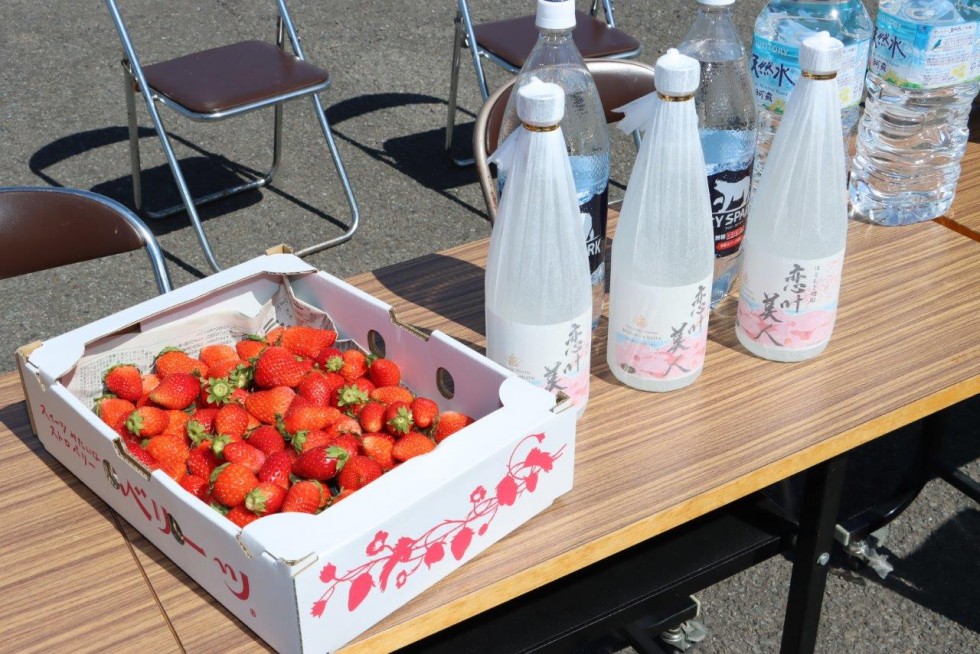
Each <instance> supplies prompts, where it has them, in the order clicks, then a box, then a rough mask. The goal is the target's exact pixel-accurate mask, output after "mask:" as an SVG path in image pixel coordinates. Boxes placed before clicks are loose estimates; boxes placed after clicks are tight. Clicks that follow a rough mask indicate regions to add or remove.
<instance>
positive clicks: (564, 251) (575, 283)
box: [485, 79, 592, 415]
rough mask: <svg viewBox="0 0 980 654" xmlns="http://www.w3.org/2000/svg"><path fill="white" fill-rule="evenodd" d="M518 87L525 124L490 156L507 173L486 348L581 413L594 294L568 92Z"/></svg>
mask: <svg viewBox="0 0 980 654" xmlns="http://www.w3.org/2000/svg"><path fill="white" fill-rule="evenodd" d="M515 96H516V105H517V114H518V116H519V117H520V118H521V122H522V126H521V127H519V128H518V129H517V130H516V131H515V132H513V133H512V134H511V135H510V136H509V137H508V138H507V140H506V141H504V142H503V143H502V144H501V146H500V148H498V149H497V152H495V153H494V155H493V158H492V160H494V159H496V160H499V159H503V161H502V162H501V163H503V164H504V165H505V167H506V168H507V170H508V172H509V174H510V177H509V179H508V182H507V186H506V187H505V188H504V191H503V195H502V196H501V198H500V208H499V210H498V214H497V216H498V218H497V220H496V222H495V223H494V226H493V233H492V234H491V236H490V253H489V257H488V259H487V272H486V279H485V291H486V326H487V357H489V358H490V359H492V360H493V361H496V362H497V363H499V364H500V365H502V366H504V367H505V368H508V369H509V370H511V371H512V372H514V373H515V374H516V375H518V376H519V377H522V378H524V379H526V380H527V381H529V382H531V383H532V384H534V385H535V386H538V387H540V388H544V389H545V390H548V391H551V392H553V393H557V392H559V391H561V392H564V393H565V394H567V395H568V396H570V397H571V398H572V400H573V401H574V402H575V405H576V408H577V410H578V413H579V415H581V414H582V413H583V412H584V411H585V406H586V404H587V402H588V399H589V361H590V355H591V351H592V331H591V330H590V329H589V322H590V320H591V313H592V295H591V284H590V281H589V268H588V255H587V254H586V247H585V241H584V240H583V238H582V232H581V230H580V229H579V226H578V221H577V216H578V201H577V199H576V194H575V183H574V181H573V178H572V169H571V165H570V164H569V161H568V152H567V151H566V149H565V142H564V136H563V134H562V130H561V129H560V128H559V126H558V123H559V121H561V119H562V114H563V112H564V103H565V95H564V92H563V91H562V89H561V87H559V86H557V85H555V84H550V83H545V82H541V81H539V80H536V79H532V80H529V82H528V83H527V84H525V85H524V86H522V87H521V88H520V89H518V90H517V92H516V93H515Z"/></svg>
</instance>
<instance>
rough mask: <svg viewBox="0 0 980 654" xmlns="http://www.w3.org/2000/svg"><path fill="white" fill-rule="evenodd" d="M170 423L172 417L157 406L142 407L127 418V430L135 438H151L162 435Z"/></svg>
mask: <svg viewBox="0 0 980 654" xmlns="http://www.w3.org/2000/svg"><path fill="white" fill-rule="evenodd" d="M169 422H170V416H168V415H167V412H166V411H164V410H163V409H161V408H159V407H155V406H141V407H139V408H138V409H136V410H135V411H133V412H132V413H131V414H130V415H129V417H128V418H126V429H128V430H129V432H130V433H131V434H134V435H135V436H140V437H142V438H150V437H152V436H156V435H157V434H162V433H163V430H164V429H166V428H167V423H169Z"/></svg>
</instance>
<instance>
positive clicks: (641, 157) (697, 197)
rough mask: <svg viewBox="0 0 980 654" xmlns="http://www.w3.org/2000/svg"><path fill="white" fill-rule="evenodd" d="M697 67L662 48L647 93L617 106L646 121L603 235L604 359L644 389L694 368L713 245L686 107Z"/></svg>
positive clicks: (658, 387) (686, 375)
mask: <svg viewBox="0 0 980 654" xmlns="http://www.w3.org/2000/svg"><path fill="white" fill-rule="evenodd" d="M699 69H700V67H699V65H698V62H697V61H696V60H695V59H692V58H691V57H687V56H685V55H682V54H680V53H679V52H678V51H677V50H674V49H671V50H668V51H667V54H665V55H663V56H662V57H660V58H659V59H658V60H657V64H656V72H655V75H654V79H655V82H656V87H657V91H656V93H654V94H650V95H647V96H644V97H643V98H640V99H639V100H636V101H634V102H631V103H630V104H628V105H626V107H623V108H622V109H621V111H623V113H624V114H625V118H624V119H623V122H624V123H631V122H632V121H633V120H634V118H633V115H632V114H633V112H634V111H638V112H643V114H644V117H647V119H646V120H645V121H644V122H643V126H645V129H644V130H643V131H644V136H643V141H642V142H641V143H640V149H639V152H638V153H637V155H636V161H635V163H634V164H633V171H632V173H631V174H630V180H629V184H628V185H627V187H626V197H625V198H623V210H622V212H621V213H620V216H619V226H618V227H617V228H616V238H615V239H613V246H612V271H611V275H610V280H611V285H612V288H611V290H610V292H609V337H608V341H607V342H606V361H607V363H608V364H609V369H610V370H611V371H612V373H613V375H615V376H616V378H617V379H618V380H620V381H621V382H623V383H624V384H627V385H628V386H632V387H633V388H638V389H640V390H644V391H671V390H675V389H678V388H682V387H684V386H687V385H689V384H692V383H693V382H694V380H696V379H697V378H698V376H699V375H700V374H701V369H702V367H703V366H704V355H705V349H706V346H707V341H708V318H709V314H710V308H709V303H710V298H711V276H712V267H713V265H714V259H715V256H714V255H715V246H714V238H713V233H712V228H711V202H710V199H709V197H710V196H709V193H708V183H707V178H706V177H705V174H704V171H705V165H704V155H703V154H702V152H701V140H700V137H699V135H698V115H697V111H696V110H695V106H694V105H695V100H694V97H695V96H694V93H695V91H696V90H697V87H698V77H699ZM620 129H624V130H628V131H631V130H632V127H629V128H628V127H626V126H625V125H621V126H620Z"/></svg>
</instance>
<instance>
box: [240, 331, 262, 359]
mask: <svg viewBox="0 0 980 654" xmlns="http://www.w3.org/2000/svg"><path fill="white" fill-rule="evenodd" d="M267 347H269V344H268V343H266V342H265V339H264V338H262V337H261V336H255V335H254V334H253V335H251V336H247V337H246V338H245V339H244V340H241V341H238V342H237V343H235V352H236V353H237V354H238V358H240V359H241V360H242V361H249V360H251V359H254V358H255V357H257V356H259V354H260V353H261V352H262V350H264V349H265V348H267Z"/></svg>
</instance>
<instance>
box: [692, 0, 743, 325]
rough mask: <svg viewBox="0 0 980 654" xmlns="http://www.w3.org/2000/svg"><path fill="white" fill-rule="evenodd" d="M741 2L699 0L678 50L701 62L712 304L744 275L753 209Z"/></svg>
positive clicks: (699, 102)
mask: <svg viewBox="0 0 980 654" xmlns="http://www.w3.org/2000/svg"><path fill="white" fill-rule="evenodd" d="M734 2H735V0H697V5H698V6H697V16H696V17H695V19H694V24H693V25H692V26H691V29H690V31H689V32H688V33H687V36H686V37H685V38H684V42H683V43H681V44H680V45H679V46H678V47H677V49H678V50H679V51H680V52H681V54H685V55H688V56H689V57H693V58H694V59H697V60H698V61H699V62H701V84H700V85H699V86H698V91H697V95H695V98H694V106H695V108H696V109H697V112H698V129H699V130H700V134H701V147H702V149H703V151H704V160H705V164H706V165H707V173H708V189H709V190H710V192H711V219H712V224H713V228H714V239H715V241H714V242H715V272H714V284H713V285H712V288H711V306H712V308H713V307H714V306H716V305H717V304H718V303H719V302H720V301H721V300H723V299H724V298H725V296H727V295H728V292H729V290H730V289H731V287H732V282H733V281H735V277H736V275H737V274H738V268H739V261H740V260H741V257H742V252H741V245H742V237H743V235H744V234H745V219H746V217H747V216H748V213H749V193H750V184H751V180H752V162H753V160H754V158H755V140H756V122H757V110H756V106H755V101H754V96H753V91H754V89H753V86H752V79H751V78H750V77H749V66H748V59H747V57H746V54H745V48H744V47H742V41H741V40H740V39H739V38H738V32H737V31H736V30H735V25H734V24H733V23H732V4H733V3H734Z"/></svg>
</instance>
